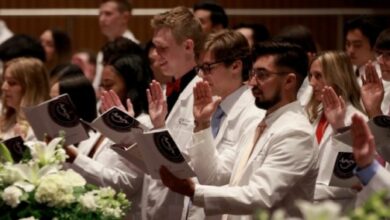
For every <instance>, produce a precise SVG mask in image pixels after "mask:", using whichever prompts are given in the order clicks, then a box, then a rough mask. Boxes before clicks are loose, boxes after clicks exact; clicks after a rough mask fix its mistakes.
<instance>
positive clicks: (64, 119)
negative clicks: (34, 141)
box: [23, 94, 88, 145]
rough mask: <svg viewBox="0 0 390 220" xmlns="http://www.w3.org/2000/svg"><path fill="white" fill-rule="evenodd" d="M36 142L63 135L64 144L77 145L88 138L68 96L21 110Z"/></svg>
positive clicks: (64, 95) (61, 96) (58, 97)
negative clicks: (36, 139)
mask: <svg viewBox="0 0 390 220" xmlns="http://www.w3.org/2000/svg"><path fill="white" fill-rule="evenodd" d="M23 111H24V113H25V114H26V118H27V120H28V122H29V123H30V125H31V127H32V129H33V131H34V134H35V136H36V137H37V138H38V140H42V141H43V140H44V138H45V136H46V135H47V136H49V137H51V138H54V137H57V136H58V135H59V133H60V132H62V131H63V132H64V133H65V144H66V145H71V144H75V143H79V142H80V141H83V140H85V139H87V138H88V133H87V131H86V130H85V128H84V127H83V125H82V124H81V122H80V118H79V116H78V115H77V111H76V108H75V106H74V105H73V103H72V101H71V99H70V97H69V95H68V94H63V95H60V96H57V97H55V98H53V99H50V100H48V101H46V102H43V103H41V104H39V105H37V106H34V107H28V108H24V109H23Z"/></svg>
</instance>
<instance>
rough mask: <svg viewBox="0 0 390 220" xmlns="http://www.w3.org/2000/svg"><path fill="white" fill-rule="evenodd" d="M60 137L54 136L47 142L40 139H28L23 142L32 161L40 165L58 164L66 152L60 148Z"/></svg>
mask: <svg viewBox="0 0 390 220" xmlns="http://www.w3.org/2000/svg"><path fill="white" fill-rule="evenodd" d="M62 141H63V138H62V137H57V138H54V139H53V140H51V141H50V143H49V144H46V143H45V142H42V141H28V142H25V143H24V144H25V145H26V146H27V147H28V148H29V149H30V152H31V156H32V158H33V160H34V161H37V162H38V163H39V164H41V165H47V164H58V163H62V162H64V161H65V159H66V153H65V151H64V150H63V149H62V146H61V142H62Z"/></svg>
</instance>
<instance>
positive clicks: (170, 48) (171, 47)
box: [153, 27, 186, 76]
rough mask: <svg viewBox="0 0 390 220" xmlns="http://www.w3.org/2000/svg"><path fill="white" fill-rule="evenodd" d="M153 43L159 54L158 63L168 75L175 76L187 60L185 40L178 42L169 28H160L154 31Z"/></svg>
mask: <svg viewBox="0 0 390 220" xmlns="http://www.w3.org/2000/svg"><path fill="white" fill-rule="evenodd" d="M153 44H154V45H155V46H156V51H157V53H158V56H157V57H156V60H155V62H156V64H157V65H158V66H159V67H160V69H161V71H162V73H163V74H164V75H166V76H175V75H177V74H178V73H177V72H178V71H180V68H179V67H181V66H182V65H183V63H184V62H185V56H186V50H185V46H184V42H183V43H180V44H178V43H177V42H176V40H175V38H174V36H173V34H172V30H171V29H169V28H165V27H164V28H160V29H158V30H156V31H155V32H154V36H153Z"/></svg>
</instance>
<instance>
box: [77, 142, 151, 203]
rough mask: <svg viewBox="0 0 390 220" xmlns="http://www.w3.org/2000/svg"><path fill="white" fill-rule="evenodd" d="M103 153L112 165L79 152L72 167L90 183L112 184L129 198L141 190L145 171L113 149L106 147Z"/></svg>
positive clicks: (99, 184)
mask: <svg viewBox="0 0 390 220" xmlns="http://www.w3.org/2000/svg"><path fill="white" fill-rule="evenodd" d="M101 153H102V154H106V158H107V159H108V161H109V162H110V166H106V165H105V164H103V163H101V162H99V161H96V160H94V159H92V158H90V157H87V156H86V155H82V154H79V155H78V156H77V157H76V159H75V160H74V162H73V164H71V165H70V168H72V169H75V170H76V171H77V172H79V173H80V174H81V175H82V176H83V177H84V178H85V179H86V180H87V182H88V183H91V184H94V185H98V186H111V187H112V188H114V189H115V190H117V191H123V192H124V193H125V194H126V195H127V197H128V198H130V197H131V196H132V195H133V194H135V193H137V192H138V191H139V190H141V187H142V182H143V173H142V172H141V171H140V170H138V169H137V168H136V167H135V166H134V165H132V164H131V163H130V162H128V161H126V159H124V158H122V157H121V156H120V155H118V154H117V153H116V152H114V151H113V150H111V149H104V150H103V152H101Z"/></svg>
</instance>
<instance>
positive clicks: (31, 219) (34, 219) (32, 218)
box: [19, 216, 38, 220]
mask: <svg viewBox="0 0 390 220" xmlns="http://www.w3.org/2000/svg"><path fill="white" fill-rule="evenodd" d="M19 220H38V219H36V218H34V216H31V217H28V218H20V219H19Z"/></svg>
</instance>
